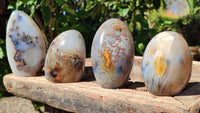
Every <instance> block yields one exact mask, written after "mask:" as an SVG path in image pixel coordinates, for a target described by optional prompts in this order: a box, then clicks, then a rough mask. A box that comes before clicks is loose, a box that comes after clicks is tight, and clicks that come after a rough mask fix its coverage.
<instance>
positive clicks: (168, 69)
mask: <svg viewBox="0 0 200 113" xmlns="http://www.w3.org/2000/svg"><path fill="white" fill-rule="evenodd" d="M191 69H192V57H191V55H190V50H189V47H188V45H187V42H186V41H185V39H184V38H183V37H182V36H181V35H180V34H178V33H176V32H173V31H165V32H161V33H159V34H157V35H156V36H155V37H154V38H153V39H152V40H151V41H150V42H149V44H148V45H147V47H146V50H145V53H144V56H143V62H142V74H143V78H144V82H145V86H146V87H147V89H148V90H149V91H150V92H151V93H152V94H155V95H176V94H178V93H180V92H181V91H182V90H183V88H184V87H185V86H186V85H187V83H188V81H189V79H190V76H191Z"/></svg>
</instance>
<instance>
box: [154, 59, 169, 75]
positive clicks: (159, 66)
mask: <svg viewBox="0 0 200 113" xmlns="http://www.w3.org/2000/svg"><path fill="white" fill-rule="evenodd" d="M166 68H167V62H166V61H165V60H163V59H162V57H161V56H159V57H158V58H157V59H156V61H155V62H154V69H155V70H156V75H161V76H163V75H164V73H165V71H166Z"/></svg>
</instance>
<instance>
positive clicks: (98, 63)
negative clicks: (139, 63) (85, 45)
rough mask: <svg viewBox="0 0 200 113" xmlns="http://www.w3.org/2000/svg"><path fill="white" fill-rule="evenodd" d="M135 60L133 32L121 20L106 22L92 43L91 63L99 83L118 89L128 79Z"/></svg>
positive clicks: (105, 86)
mask: <svg viewBox="0 0 200 113" xmlns="http://www.w3.org/2000/svg"><path fill="white" fill-rule="evenodd" d="M133 58H134V45H133V38H132V35H131V32H130V31H129V29H128V27H127V26H126V25H125V24H124V23H123V22H122V21H121V20H119V19H109V20H107V21H105V22H104V23H103V24H102V25H101V26H100V28H99V29H98V31H97V32H96V34H95V37H94V39H93V43H92V51H91V63H92V67H93V72H94V75H95V78H96V80H97V83H98V84H99V85H100V86H101V87H104V88H117V87H120V86H122V85H123V84H124V83H125V82H126V81H127V79H128V77H129V73H130V71H131V68H132V65H133V64H132V62H133Z"/></svg>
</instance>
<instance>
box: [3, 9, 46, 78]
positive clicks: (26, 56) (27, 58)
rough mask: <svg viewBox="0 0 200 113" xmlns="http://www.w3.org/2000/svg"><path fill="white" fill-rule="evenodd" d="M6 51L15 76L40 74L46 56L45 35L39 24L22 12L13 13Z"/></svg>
mask: <svg viewBox="0 0 200 113" xmlns="http://www.w3.org/2000/svg"><path fill="white" fill-rule="evenodd" d="M6 49H7V57H8V61H9V64H10V67H11V69H12V72H13V73H14V74H15V75H18V76H35V75H39V74H40V72H41V70H42V67H43V65H44V59H45V56H46V47H45V42H44V39H43V35H42V33H41V31H40V29H39V27H38V26H37V24H36V23H35V22H34V21H33V20H32V19H31V18H30V17H29V16H28V15H27V14H25V13H24V12H22V11H19V10H16V11H13V12H12V14H11V16H10V18H9V20H8V24H7V32H6Z"/></svg>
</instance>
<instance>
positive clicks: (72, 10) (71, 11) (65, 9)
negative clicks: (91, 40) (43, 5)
mask: <svg viewBox="0 0 200 113" xmlns="http://www.w3.org/2000/svg"><path fill="white" fill-rule="evenodd" d="M62 9H63V10H64V11H66V12H67V13H69V14H71V15H75V11H74V9H71V8H70V7H69V6H68V5H67V4H63V6H62Z"/></svg>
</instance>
